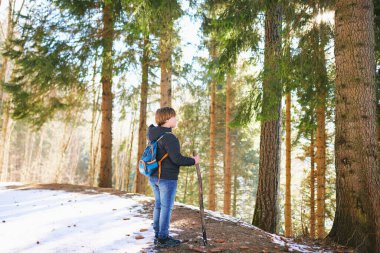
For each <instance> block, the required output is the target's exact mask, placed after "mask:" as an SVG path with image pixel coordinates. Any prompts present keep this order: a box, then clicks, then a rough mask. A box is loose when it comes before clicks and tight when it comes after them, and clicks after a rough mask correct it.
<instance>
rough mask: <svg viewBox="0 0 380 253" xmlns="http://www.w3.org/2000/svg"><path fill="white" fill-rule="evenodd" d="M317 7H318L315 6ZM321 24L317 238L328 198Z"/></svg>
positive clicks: (318, 33)
mask: <svg viewBox="0 0 380 253" xmlns="http://www.w3.org/2000/svg"><path fill="white" fill-rule="evenodd" d="M315 9H317V8H315ZM318 10H319V9H318ZM322 33H323V31H322V29H321V25H319V27H318V28H316V39H315V50H314V52H315V54H316V55H315V59H316V64H315V65H316V66H315V69H316V73H317V79H316V80H317V83H316V92H317V98H318V102H317V105H316V109H315V113H316V117H317V132H316V144H317V145H316V146H317V153H316V157H315V160H316V163H317V213H316V214H317V215H316V218H317V220H316V221H317V238H318V239H322V238H324V237H325V213H326V211H325V209H326V208H325V206H326V204H325V199H326V123H325V121H326V95H327V85H328V79H327V70H326V58H325V44H326V42H325V41H324V39H323V36H322Z"/></svg>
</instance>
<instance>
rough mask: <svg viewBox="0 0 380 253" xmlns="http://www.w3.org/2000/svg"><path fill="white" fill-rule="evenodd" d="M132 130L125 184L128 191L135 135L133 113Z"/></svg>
mask: <svg viewBox="0 0 380 253" xmlns="http://www.w3.org/2000/svg"><path fill="white" fill-rule="evenodd" d="M130 129H131V130H130V131H131V139H130V144H129V150H128V163H127V167H126V168H127V171H126V173H125V181H126V182H125V185H126V188H127V191H128V188H129V175H130V174H131V169H132V150H133V149H132V146H133V140H134V135H135V115H133V117H132V122H131V127H130ZM136 173H139V174H140V172H137V171H136ZM144 186H145V185H144ZM143 193H144V194H145V187H144V192H143Z"/></svg>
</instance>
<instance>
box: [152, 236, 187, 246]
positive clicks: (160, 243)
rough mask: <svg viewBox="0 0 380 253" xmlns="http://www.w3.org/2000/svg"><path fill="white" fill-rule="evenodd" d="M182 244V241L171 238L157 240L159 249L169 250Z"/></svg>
mask: <svg viewBox="0 0 380 253" xmlns="http://www.w3.org/2000/svg"><path fill="white" fill-rule="evenodd" d="M180 244H181V241H180V240H177V239H174V238H173V237H171V236H168V237H166V238H165V239H161V238H158V239H157V244H156V245H157V247H159V248H169V247H176V246H178V245H180Z"/></svg>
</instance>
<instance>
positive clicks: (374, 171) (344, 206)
mask: <svg viewBox="0 0 380 253" xmlns="http://www.w3.org/2000/svg"><path fill="white" fill-rule="evenodd" d="M335 10H336V11H335V35H336V37H335V59H336V60H335V62H336V91H335V92H336V93H335V95H336V120H335V124H336V134H335V165H336V173H337V177H336V200H337V201H336V203H337V205H336V213H335V219H334V223H333V227H332V229H331V231H330V233H329V235H328V237H329V238H331V239H332V240H333V241H335V242H338V243H340V244H344V245H349V246H353V247H355V248H356V249H357V250H358V251H359V252H374V253H376V252H377V253H378V252H380V212H379V210H380V176H379V174H380V171H379V167H378V164H377V141H376V140H377V138H376V137H377V136H376V85H375V58H374V55H375V54H374V24H373V21H374V6H373V1H371V0H360V1H359V0H337V1H336V6H335Z"/></svg>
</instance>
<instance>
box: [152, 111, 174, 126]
mask: <svg viewBox="0 0 380 253" xmlns="http://www.w3.org/2000/svg"><path fill="white" fill-rule="evenodd" d="M175 117H176V113H175V111H174V109H173V108H171V107H162V108H160V109H158V110H157V111H156V123H157V125H159V126H162V125H164V124H165V123H168V124H166V125H167V127H175V126H176V124H177V122H176V119H175Z"/></svg>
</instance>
